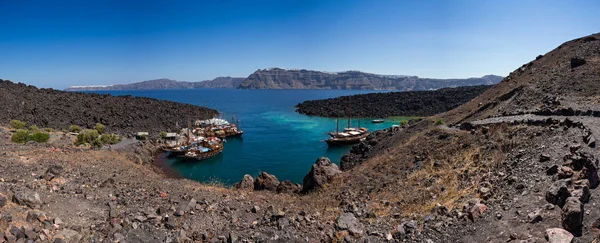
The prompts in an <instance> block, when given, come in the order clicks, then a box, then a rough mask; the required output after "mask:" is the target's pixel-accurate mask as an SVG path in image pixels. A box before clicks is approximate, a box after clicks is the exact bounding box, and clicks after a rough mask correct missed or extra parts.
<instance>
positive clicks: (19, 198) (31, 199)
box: [13, 190, 42, 208]
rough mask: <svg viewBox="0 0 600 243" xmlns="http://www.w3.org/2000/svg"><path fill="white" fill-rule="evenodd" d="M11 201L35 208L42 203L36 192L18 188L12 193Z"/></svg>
mask: <svg viewBox="0 0 600 243" xmlns="http://www.w3.org/2000/svg"><path fill="white" fill-rule="evenodd" d="M13 201H14V202H15V203H17V204H19V205H23V206H27V207H30V208H36V207H39V206H40V205H42V200H41V199H40V195H39V194H38V193H37V192H32V191H29V190H18V191H16V192H15V194H14V195H13Z"/></svg>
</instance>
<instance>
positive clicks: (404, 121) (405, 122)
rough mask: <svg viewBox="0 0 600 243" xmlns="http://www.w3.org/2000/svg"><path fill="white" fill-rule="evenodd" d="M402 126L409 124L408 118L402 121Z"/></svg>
mask: <svg viewBox="0 0 600 243" xmlns="http://www.w3.org/2000/svg"><path fill="white" fill-rule="evenodd" d="M400 126H403V127H404V126H408V121H407V120H402V121H400Z"/></svg>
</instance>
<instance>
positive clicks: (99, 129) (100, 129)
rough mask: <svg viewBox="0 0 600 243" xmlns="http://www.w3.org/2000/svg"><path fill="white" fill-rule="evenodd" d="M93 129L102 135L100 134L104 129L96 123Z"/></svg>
mask: <svg viewBox="0 0 600 243" xmlns="http://www.w3.org/2000/svg"><path fill="white" fill-rule="evenodd" d="M94 129H95V130H96V131H98V133H100V134H102V133H104V129H105V127H104V125H102V124H101V123H96V126H94Z"/></svg>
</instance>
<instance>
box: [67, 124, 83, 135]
mask: <svg viewBox="0 0 600 243" xmlns="http://www.w3.org/2000/svg"><path fill="white" fill-rule="evenodd" d="M69 132H77V133H79V132H81V127H80V126H77V125H71V126H69Z"/></svg>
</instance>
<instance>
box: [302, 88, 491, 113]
mask: <svg viewBox="0 0 600 243" xmlns="http://www.w3.org/2000/svg"><path fill="white" fill-rule="evenodd" d="M490 87H492V86H489V85H480V86H471V87H458V88H444V89H440V90H435V91H410V92H391V93H372V94H360V95H352V96H341V97H338V98H331V99H324V100H309V101H305V102H302V103H300V104H298V105H296V111H297V112H298V113H301V114H306V115H310V116H323V117H344V116H346V115H347V114H346V112H347V108H348V107H350V108H351V109H352V110H351V112H352V116H355V117H391V116H431V115H435V114H438V113H441V112H445V111H448V110H451V109H453V108H456V107H457V106H459V105H461V104H463V103H465V102H467V101H469V100H471V99H473V98H475V97H477V96H478V95H480V94H481V93H483V92H484V91H486V90H487V89H489V88H490Z"/></svg>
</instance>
